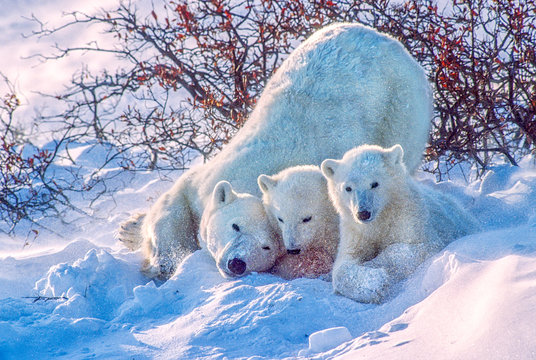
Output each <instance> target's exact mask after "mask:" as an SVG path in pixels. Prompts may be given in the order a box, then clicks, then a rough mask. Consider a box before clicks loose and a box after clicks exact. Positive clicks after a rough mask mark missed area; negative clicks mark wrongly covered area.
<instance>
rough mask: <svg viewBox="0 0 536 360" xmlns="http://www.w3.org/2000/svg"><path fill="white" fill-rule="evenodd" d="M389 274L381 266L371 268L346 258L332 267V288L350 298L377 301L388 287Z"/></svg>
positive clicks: (367, 301) (369, 301)
mask: <svg viewBox="0 0 536 360" xmlns="http://www.w3.org/2000/svg"><path fill="white" fill-rule="evenodd" d="M389 283H390V281H389V275H388V274H387V271H385V269H383V268H373V267H369V266H364V265H363V264H359V263H358V262H356V261H355V260H351V259H348V260H346V261H342V262H339V263H338V264H337V266H336V267H335V268H334V269H333V289H334V290H335V292H337V293H339V294H341V295H343V296H346V297H348V298H350V299H353V300H356V301H359V302H364V303H379V302H380V301H381V300H382V299H383V298H384V296H385V295H386V294H387V290H388V289H389Z"/></svg>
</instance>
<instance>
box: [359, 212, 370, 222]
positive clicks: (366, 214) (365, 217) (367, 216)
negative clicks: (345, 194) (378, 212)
mask: <svg viewBox="0 0 536 360" xmlns="http://www.w3.org/2000/svg"><path fill="white" fill-rule="evenodd" d="M357 218H358V219H359V220H361V221H367V220H368V219H370V212H369V211H366V210H363V211H360V212H358V213H357Z"/></svg>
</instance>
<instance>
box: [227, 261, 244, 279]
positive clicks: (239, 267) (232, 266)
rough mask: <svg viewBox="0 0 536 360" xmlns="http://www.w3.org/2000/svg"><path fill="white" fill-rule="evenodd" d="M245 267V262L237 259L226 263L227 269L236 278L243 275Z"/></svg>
mask: <svg viewBox="0 0 536 360" xmlns="http://www.w3.org/2000/svg"><path fill="white" fill-rule="evenodd" d="M246 267H247V265H246V262H245V261H244V260H242V259H239V258H233V259H231V260H229V261H228V262H227V269H229V271H230V272H231V273H233V274H234V275H236V276H240V275H242V274H244V273H245V272H246Z"/></svg>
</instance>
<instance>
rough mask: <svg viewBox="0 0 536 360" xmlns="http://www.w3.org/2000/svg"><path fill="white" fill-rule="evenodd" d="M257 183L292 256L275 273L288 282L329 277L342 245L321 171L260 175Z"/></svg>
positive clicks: (300, 169) (293, 169)
mask: <svg viewBox="0 0 536 360" xmlns="http://www.w3.org/2000/svg"><path fill="white" fill-rule="evenodd" d="M257 181H258V183H259V188H260V189H261V191H262V193H263V195H262V200H263V203H264V206H265V208H266V212H267V214H268V217H269V219H270V221H271V223H272V225H273V226H274V227H275V228H279V230H280V233H281V237H282V239H283V243H284V245H285V248H286V250H287V252H288V255H286V256H285V258H284V259H280V260H279V261H278V264H277V267H276V270H275V271H274V272H275V273H277V274H278V275H280V276H282V277H284V278H295V277H314V276H318V275H320V274H325V273H329V272H330V271H331V267H332V265H333V261H334V260H335V256H336V252H337V244H338V242H339V216H338V215H337V212H336V211H335V208H334V207H333V205H332V204H331V201H330V199H329V195H328V189H327V182H326V179H325V178H324V176H323V175H322V172H321V171H320V168H319V167H318V166H312V165H302V166H294V167H290V168H288V169H285V170H283V171H281V172H279V173H277V174H276V175H273V176H268V175H264V174H263V175H260V176H259V178H258V179H257ZM296 252H298V254H296Z"/></svg>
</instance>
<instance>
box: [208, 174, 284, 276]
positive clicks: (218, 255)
mask: <svg viewBox="0 0 536 360" xmlns="http://www.w3.org/2000/svg"><path fill="white" fill-rule="evenodd" d="M199 235H200V240H201V244H200V245H201V247H203V248H206V249H207V250H208V251H209V252H210V254H211V255H212V256H213V258H214V259H215V260H216V266H217V267H218V270H219V271H220V273H221V274H222V275H223V276H226V277H237V276H243V275H246V274H248V273H250V272H254V271H268V270H270V269H271V268H272V267H273V266H274V264H275V261H276V259H277V258H279V257H280V256H281V255H282V253H283V250H282V247H281V245H280V240H279V238H278V236H277V233H276V232H275V231H274V228H272V227H271V226H270V223H269V221H268V218H267V216H266V212H265V210H264V206H263V204H262V202H261V200H260V199H259V198H257V197H255V196H253V195H250V194H245V193H236V192H235V191H234V190H233V188H232V186H231V184H230V183H229V182H227V181H225V180H224V181H220V182H219V183H218V184H217V185H216V186H215V187H214V191H213V193H212V198H211V201H210V202H209V203H208V205H207V207H206V208H205V211H204V212H203V216H202V218H201V223H200V232H199Z"/></svg>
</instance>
